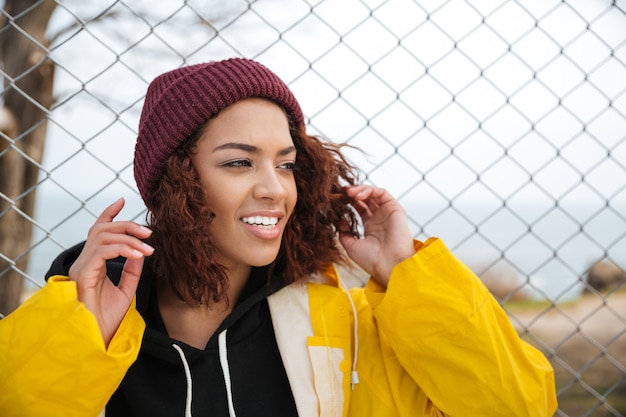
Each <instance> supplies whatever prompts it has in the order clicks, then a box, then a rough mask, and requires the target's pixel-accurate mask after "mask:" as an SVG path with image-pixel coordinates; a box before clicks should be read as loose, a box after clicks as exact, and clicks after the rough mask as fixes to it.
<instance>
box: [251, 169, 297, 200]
mask: <svg viewBox="0 0 626 417" xmlns="http://www.w3.org/2000/svg"><path fill="white" fill-rule="evenodd" d="M257 174H258V178H257V182H256V185H255V187H254V190H253V192H252V196H253V197H254V198H257V199H271V200H280V199H284V198H286V197H287V194H288V192H289V191H288V183H287V182H288V181H292V182H293V181H294V180H293V177H292V176H291V175H290V174H288V173H286V172H282V171H281V170H280V169H279V168H276V167H274V166H273V165H269V164H268V165H267V166H263V167H262V169H259V170H258V171H257Z"/></svg>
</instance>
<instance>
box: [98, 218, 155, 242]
mask: <svg viewBox="0 0 626 417" xmlns="http://www.w3.org/2000/svg"><path fill="white" fill-rule="evenodd" d="M107 233H108V234H119V235H131V236H135V237H137V238H139V239H146V238H148V237H150V235H151V234H152V230H150V229H148V228H147V227H145V226H142V225H140V224H137V223H135V222H131V221H118V222H109V223H97V222H96V223H94V225H93V226H91V228H90V229H89V232H88V233H87V236H89V237H92V236H100V235H104V234H107Z"/></svg>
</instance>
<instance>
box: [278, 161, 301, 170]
mask: <svg viewBox="0 0 626 417" xmlns="http://www.w3.org/2000/svg"><path fill="white" fill-rule="evenodd" d="M278 168H280V169H284V170H287V171H295V170H297V169H298V166H297V165H296V163H295V162H284V163H282V164H280V165H278Z"/></svg>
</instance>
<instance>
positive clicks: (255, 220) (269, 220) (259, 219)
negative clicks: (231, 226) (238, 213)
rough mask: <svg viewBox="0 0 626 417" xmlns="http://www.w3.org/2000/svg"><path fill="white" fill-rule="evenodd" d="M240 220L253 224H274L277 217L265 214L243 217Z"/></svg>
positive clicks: (276, 221)
mask: <svg viewBox="0 0 626 417" xmlns="http://www.w3.org/2000/svg"><path fill="white" fill-rule="evenodd" d="M241 220H242V221H243V222H244V223H248V224H253V225H255V226H275V225H276V223H278V217H267V216H255V217H243V218H242V219H241Z"/></svg>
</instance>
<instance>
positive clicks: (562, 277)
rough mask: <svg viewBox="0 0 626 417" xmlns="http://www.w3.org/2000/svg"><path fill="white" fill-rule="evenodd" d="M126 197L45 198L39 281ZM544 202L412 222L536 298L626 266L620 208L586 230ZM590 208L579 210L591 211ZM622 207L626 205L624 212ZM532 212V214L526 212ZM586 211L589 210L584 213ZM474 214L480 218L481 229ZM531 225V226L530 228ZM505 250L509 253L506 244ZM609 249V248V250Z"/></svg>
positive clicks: (139, 214)
mask: <svg viewBox="0 0 626 417" xmlns="http://www.w3.org/2000/svg"><path fill="white" fill-rule="evenodd" d="M129 194H130V195H125V196H123V197H125V199H126V206H125V207H124V209H123V210H122V212H121V213H120V215H119V216H118V218H117V219H119V220H134V221H137V222H138V223H142V224H143V223H145V207H144V205H143V202H142V201H141V200H140V199H139V197H138V196H137V195H135V194H132V193H130V192H129ZM119 197H120V195H105V196H102V195H99V196H97V197H94V198H92V199H90V200H89V201H87V202H86V203H85V205H84V206H83V205H82V204H81V202H79V201H77V200H74V199H72V198H71V197H67V196H56V195H52V196H43V195H42V196H40V199H39V204H38V207H37V210H36V214H35V220H36V222H37V223H38V226H37V227H35V231H34V238H33V245H34V249H33V250H32V252H31V258H30V263H29V267H28V271H27V272H28V275H29V276H30V277H31V278H32V282H29V283H28V284H27V285H29V286H31V287H36V286H38V285H42V284H43V282H44V280H43V277H44V275H45V273H46V271H47V270H48V268H49V266H50V264H51V262H52V261H53V260H54V258H55V257H56V256H57V255H58V254H59V253H60V252H61V251H62V250H63V249H64V248H67V247H70V246H72V245H74V244H75V243H78V242H80V241H82V240H85V239H86V237H87V232H88V230H89V228H90V227H91V225H92V224H93V223H94V221H95V219H96V216H97V215H99V214H100V212H101V211H102V210H103V209H104V208H105V207H106V206H107V205H109V204H111V203H112V202H113V201H115V200H116V199H117V198H119ZM429 210H430V211H431V212H435V211H437V210H438V209H437V208H436V207H434V206H429V205H427V204H426V205H423V204H422V205H421V206H420V207H419V208H415V209H412V208H411V207H407V212H408V213H409V214H410V215H411V217H413V218H430V217H429ZM537 210H538V208H537V207H534V206H532V205H529V206H528V207H527V208H526V209H525V210H523V212H521V213H518V214H519V215H520V216H522V217H523V216H526V215H528V218H529V219H532V221H530V223H531V224H532V225H533V227H532V230H531V233H529V232H528V230H527V229H528V226H527V225H524V223H521V222H520V221H519V218H518V217H517V216H514V217H511V216H506V215H501V214H499V215H495V216H490V217H489V219H488V221H485V219H484V218H481V217H480V216H481V213H483V214H484V212H485V208H483V207H481V206H480V205H474V206H471V207H466V208H464V211H463V216H464V217H465V218H461V217H459V216H458V215H456V214H455V213H452V214H451V215H447V216H442V217H441V218H440V219H441V220H437V221H430V222H427V224H426V225H425V226H422V225H417V224H416V223H414V222H412V223H411V227H412V228H413V229H414V232H415V233H416V234H417V235H418V238H420V239H424V238H425V237H426V235H433V236H438V237H441V238H442V239H443V240H444V242H445V243H446V245H447V246H448V247H450V248H451V249H452V250H453V252H454V253H455V254H456V255H457V256H458V257H459V258H460V259H462V260H463V261H464V262H465V263H466V264H468V266H469V267H470V268H472V269H473V270H474V271H475V272H477V273H478V274H479V275H480V274H481V272H479V271H484V270H485V269H489V270H490V272H489V274H490V275H492V276H493V275H494V274H501V275H502V277H505V276H506V277H508V279H516V280H519V282H521V283H522V285H523V283H524V282H526V283H528V284H530V285H526V286H525V290H526V291H527V292H528V293H529V295H530V296H532V297H535V298H548V299H552V300H558V301H565V300H568V299H571V298H575V297H577V296H578V295H579V294H580V293H581V292H582V289H583V285H582V283H581V282H580V278H581V277H582V276H584V274H585V271H586V270H587V269H588V268H589V267H590V266H591V265H592V264H593V263H594V262H597V261H599V260H600V259H602V258H603V257H604V256H605V254H606V252H608V255H609V257H610V258H611V259H612V260H613V261H614V262H617V263H618V265H620V266H621V267H622V268H625V267H626V222H624V221H623V219H621V218H620V217H619V216H615V215H614V210H608V211H601V212H598V213H596V212H595V211H590V210H588V211H589V212H591V213H595V215H594V216H593V217H591V218H585V220H584V221H583V222H582V224H583V226H584V227H583V228H582V230H580V229H581V228H580V227H579V226H578V225H577V224H576V221H574V220H575V219H574V220H573V217H572V215H571V214H570V213H568V214H561V215H551V216H546V217H545V218H544V219H539V220H537V219H536V218H533V217H532V215H533V214H532V213H534V212H536V211H537ZM584 210H585V208H584V207H581V208H580V209H578V213H585V211H584ZM621 212H622V213H624V212H626V210H623V211H621ZM525 213H526V214H525ZM581 216H582V215H581ZM468 219H469V220H472V221H474V222H475V223H478V224H479V232H480V233H476V231H475V226H473V224H472V222H469V223H468ZM524 228H526V229H524ZM501 248H505V250H504V252H505V254H504V256H505V259H502V249H501ZM607 248H608V251H605V250H606V249H607Z"/></svg>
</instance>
